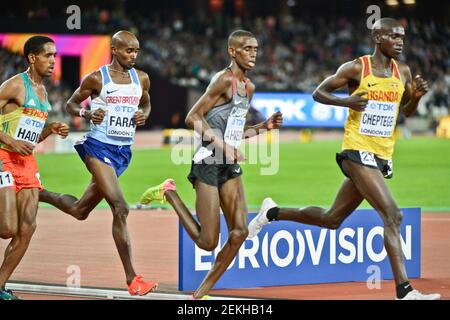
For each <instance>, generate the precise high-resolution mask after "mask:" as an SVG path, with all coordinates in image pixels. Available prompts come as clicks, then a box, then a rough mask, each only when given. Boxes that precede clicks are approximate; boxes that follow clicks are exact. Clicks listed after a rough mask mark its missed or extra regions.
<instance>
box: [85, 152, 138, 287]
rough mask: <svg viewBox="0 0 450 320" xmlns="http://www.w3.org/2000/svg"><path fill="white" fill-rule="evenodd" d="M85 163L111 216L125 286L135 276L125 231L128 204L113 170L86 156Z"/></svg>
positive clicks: (128, 238)
mask: <svg viewBox="0 0 450 320" xmlns="http://www.w3.org/2000/svg"><path fill="white" fill-rule="evenodd" d="M85 163H86V166H87V168H88V169H89V171H90V172H91V174H92V179H93V182H94V183H95V188H97V189H98V190H99V191H100V192H101V194H102V195H103V196H104V198H105V199H106V201H107V202H108V204H109V206H110V207H111V210H112V214H113V225H112V234H113V238H114V242H115V244H116V247H117V251H118V252H119V256H120V259H121V260H122V264H123V267H124V269H125V275H126V279H127V284H130V283H131V281H132V280H133V278H134V277H135V276H136V273H135V272H134V268H133V265H132V261H131V242H130V237H129V235H128V229H127V217H128V213H129V208H128V204H127V202H126V201H125V198H124V196H123V193H122V190H121V188H120V185H119V180H118V179H117V176H116V173H115V171H114V169H113V168H112V167H111V166H109V165H107V164H105V163H103V162H101V161H100V160H98V159H96V158H93V157H91V156H86V159H85Z"/></svg>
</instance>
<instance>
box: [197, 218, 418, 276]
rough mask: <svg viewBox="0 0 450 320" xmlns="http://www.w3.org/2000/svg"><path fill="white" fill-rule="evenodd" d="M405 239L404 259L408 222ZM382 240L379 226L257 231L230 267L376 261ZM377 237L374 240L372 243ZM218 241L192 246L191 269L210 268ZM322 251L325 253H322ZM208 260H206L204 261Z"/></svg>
mask: <svg viewBox="0 0 450 320" xmlns="http://www.w3.org/2000/svg"><path fill="white" fill-rule="evenodd" d="M405 231H406V232H405V233H406V234H405V239H404V238H403V237H402V239H401V243H402V250H403V254H404V256H405V259H406V260H411V258H412V241H411V239H412V226H411V225H407V226H406V227H405ZM382 240H383V228H382V227H380V226H377V227H373V228H370V229H369V228H362V227H360V228H356V230H355V229H353V228H343V229H339V230H327V229H322V230H320V233H319V235H318V236H316V237H315V236H314V234H313V232H312V230H310V229H305V230H304V231H299V230H297V231H296V232H295V234H293V233H291V232H289V231H287V230H279V231H276V232H275V233H273V234H272V233H270V232H266V233H264V232H261V236H260V237H255V238H253V239H251V240H247V241H245V243H244V244H243V245H242V247H241V248H240V250H239V254H238V256H237V261H238V263H237V264H236V263H235V262H236V259H234V260H233V262H232V263H231V265H230V267H229V269H230V268H239V269H245V268H262V267H269V266H272V265H275V266H277V267H280V268H285V267H288V266H292V265H295V266H301V265H302V263H311V264H312V265H319V263H327V264H332V265H334V264H336V263H343V264H351V263H354V262H357V263H362V262H367V261H366V260H367V259H368V260H369V261H370V262H374V263H377V262H380V261H382V260H384V259H385V258H386V257H387V253H386V250H385V249H384V246H381V248H379V247H380V243H382ZM376 241H378V244H374V243H375V242H376ZM221 247H222V244H221V243H219V245H218V247H217V249H216V250H215V251H214V252H207V251H204V250H202V249H200V248H198V247H197V246H196V247H195V270H196V271H205V270H209V269H211V266H212V261H211V260H212V259H206V257H208V256H209V257H211V256H212V255H213V254H214V255H215V256H216V255H217V253H218V252H219V250H220V248H221ZM325 253H326V254H325ZM205 260H209V261H205Z"/></svg>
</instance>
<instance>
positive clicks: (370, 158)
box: [359, 151, 377, 167]
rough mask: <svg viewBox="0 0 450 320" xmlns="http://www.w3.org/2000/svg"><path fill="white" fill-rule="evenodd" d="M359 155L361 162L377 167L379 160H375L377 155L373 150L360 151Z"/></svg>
mask: <svg viewBox="0 0 450 320" xmlns="http://www.w3.org/2000/svg"><path fill="white" fill-rule="evenodd" d="M359 157H360V158H361V162H362V163H363V164H365V165H368V166H374V167H377V162H376V161H375V155H374V154H373V153H372V152H367V151H360V152H359Z"/></svg>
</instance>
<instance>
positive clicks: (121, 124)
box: [106, 106, 137, 138]
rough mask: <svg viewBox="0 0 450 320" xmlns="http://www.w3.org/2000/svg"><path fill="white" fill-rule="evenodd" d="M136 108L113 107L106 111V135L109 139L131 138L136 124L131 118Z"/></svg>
mask: <svg viewBox="0 0 450 320" xmlns="http://www.w3.org/2000/svg"><path fill="white" fill-rule="evenodd" d="M136 111H137V108H136V107H129V106H115V107H112V108H111V109H109V110H108V115H107V126H106V134H107V135H108V136H110V137H121V138H133V137H134V133H135V132H136V124H135V123H134V120H133V116H134V113H135V112H136Z"/></svg>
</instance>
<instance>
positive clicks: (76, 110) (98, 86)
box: [66, 71, 106, 124]
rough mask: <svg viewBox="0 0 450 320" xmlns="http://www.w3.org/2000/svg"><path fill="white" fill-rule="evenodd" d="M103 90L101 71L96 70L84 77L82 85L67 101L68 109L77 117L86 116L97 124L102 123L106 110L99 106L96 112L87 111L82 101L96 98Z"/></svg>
mask: <svg viewBox="0 0 450 320" xmlns="http://www.w3.org/2000/svg"><path fill="white" fill-rule="evenodd" d="M101 90H102V77H101V75H100V71H95V72H93V73H91V74H89V75H88V76H87V77H86V78H84V79H83V81H82V82H81V85H80V86H79V87H78V89H77V90H75V92H74V93H73V94H72V96H71V97H70V99H69V101H67V105H66V111H67V112H69V113H70V114H71V115H73V116H75V117H84V118H86V119H88V120H91V121H92V122H93V123H95V124H100V123H102V121H103V118H104V117H105V114H106V113H105V110H103V109H101V108H99V109H97V110H96V111H95V112H92V111H85V109H84V108H83V106H82V105H81V103H82V102H83V101H84V100H86V99H87V98H89V97H91V98H92V99H94V98H95V97H97V96H98V95H99V94H100V91H101Z"/></svg>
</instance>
